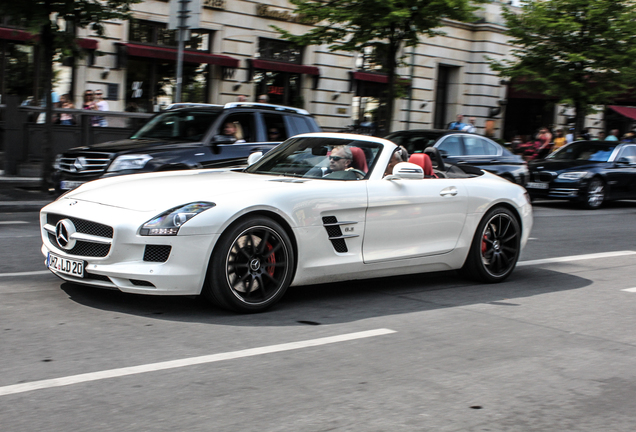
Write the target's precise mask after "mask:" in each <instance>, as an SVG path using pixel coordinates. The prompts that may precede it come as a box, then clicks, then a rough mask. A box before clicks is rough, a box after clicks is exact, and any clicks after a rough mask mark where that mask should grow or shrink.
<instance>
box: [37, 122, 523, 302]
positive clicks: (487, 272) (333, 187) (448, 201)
mask: <svg viewBox="0 0 636 432" xmlns="http://www.w3.org/2000/svg"><path fill="white" fill-rule="evenodd" d="M402 152H403V149H401V148H399V147H396V145H395V144H393V143H392V142H390V141H386V140H383V139H380V138H374V137H369V136H362V135H353V134H336V133H315V134H306V135H298V136H295V137H292V138H290V139H288V140H287V141H285V142H284V143H282V144H281V145H279V146H278V147H276V148H275V149H273V150H271V151H270V152H269V153H267V154H266V155H265V156H262V157H261V158H260V159H258V156H259V155H257V154H254V155H252V157H251V158H250V159H251V161H250V162H253V163H252V164H251V165H249V166H248V167H247V168H244V167H242V168H236V169H202V170H193V171H172V172H160V173H148V174H133V175H127V176H117V177H112V178H106V179H102V180H96V181H93V182H90V183H86V184H84V185H82V186H80V187H79V188H77V189H75V190H73V191H71V192H68V193H66V194H65V195H63V196H61V197H60V198H59V199H57V200H56V201H55V202H53V203H51V204H49V205H47V206H46V207H44V208H43V209H42V211H41V214H40V221H41V232H42V240H43V246H42V253H43V254H44V256H45V257H46V260H45V263H46V266H47V267H48V268H49V269H50V270H51V272H53V273H54V274H55V275H57V276H59V277H60V278H62V279H63V280H65V281H69V282H72V283H77V284H83V285H91V286H97V287H103V288H111V289H118V290H121V291H123V292H127V293H139V294H155V295H160V294H164V295H175V294H176V295H179V294H180V295H199V294H202V295H203V296H205V297H206V298H208V299H209V300H211V301H212V302H213V303H215V304H217V305H218V306H220V307H223V308H226V309H231V310H234V311H239V312H258V311H262V310H265V309H266V308H268V307H270V306H272V305H273V304H275V303H276V302H277V301H278V300H279V299H280V298H281V297H282V296H283V295H284V293H285V291H286V290H287V288H288V287H289V286H290V285H294V286H297V285H308V284H317V283H329V282H334V281H344V280H352V279H364V278H373V277H382V276H391V275H403V274H412V273H424V272H432V271H443V270H460V271H461V272H462V273H463V274H465V275H466V276H468V277H470V278H472V279H476V280H479V281H483V282H500V281H502V280H504V279H506V278H507V277H508V276H509V275H510V273H511V272H512V271H513V269H514V268H515V266H516V263H517V260H518V258H519V254H520V252H521V250H522V248H523V247H524V245H525V244H526V242H527V240H528V236H529V233H530V229H531V228H532V206H531V204H530V200H529V197H528V195H527V193H526V191H525V189H524V188H522V187H520V186H518V185H516V184H514V183H511V182H509V181H507V180H504V179H502V178H500V177H497V176H495V175H492V174H489V173H487V172H483V171H481V170H479V169H477V168H473V167H469V166H463V167H459V166H452V165H448V164H446V165H445V164H444V162H443V159H442V158H441V157H440V156H439V153H438V152H436V150H435V149H427V150H426V152H425V153H416V154H413V155H411V156H410V158H409V159H408V161H404V160H405V159H406V157H405V155H403V154H402ZM254 160H256V161H255V162H254Z"/></svg>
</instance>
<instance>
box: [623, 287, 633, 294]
mask: <svg viewBox="0 0 636 432" xmlns="http://www.w3.org/2000/svg"><path fill="white" fill-rule="evenodd" d="M621 291H627V292H634V293H636V288H625V289H624V290H621Z"/></svg>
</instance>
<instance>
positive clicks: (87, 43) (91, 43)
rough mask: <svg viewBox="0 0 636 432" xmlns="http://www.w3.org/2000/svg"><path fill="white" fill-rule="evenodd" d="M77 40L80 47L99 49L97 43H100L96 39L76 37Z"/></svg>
mask: <svg viewBox="0 0 636 432" xmlns="http://www.w3.org/2000/svg"><path fill="white" fill-rule="evenodd" d="M75 42H77V45H78V46H79V47H80V48H84V49H97V45H98V44H99V41H97V40H95V39H86V38H77V39H75Z"/></svg>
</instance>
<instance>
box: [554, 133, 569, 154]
mask: <svg viewBox="0 0 636 432" xmlns="http://www.w3.org/2000/svg"><path fill="white" fill-rule="evenodd" d="M565 144H566V142H565V137H564V136H563V129H557V130H556V137H554V145H553V146H552V153H554V152H555V151H557V150H558V149H560V148H561V147H563V146H564V145H565Z"/></svg>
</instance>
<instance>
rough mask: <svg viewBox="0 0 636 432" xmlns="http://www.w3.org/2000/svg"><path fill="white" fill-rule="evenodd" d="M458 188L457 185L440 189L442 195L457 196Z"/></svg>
mask: <svg viewBox="0 0 636 432" xmlns="http://www.w3.org/2000/svg"><path fill="white" fill-rule="evenodd" d="M457 193H458V192H457V188H456V187H455V186H450V187H447V188H445V189H442V190H441V191H440V193H439V194H440V195H441V196H455V195H457Z"/></svg>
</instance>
